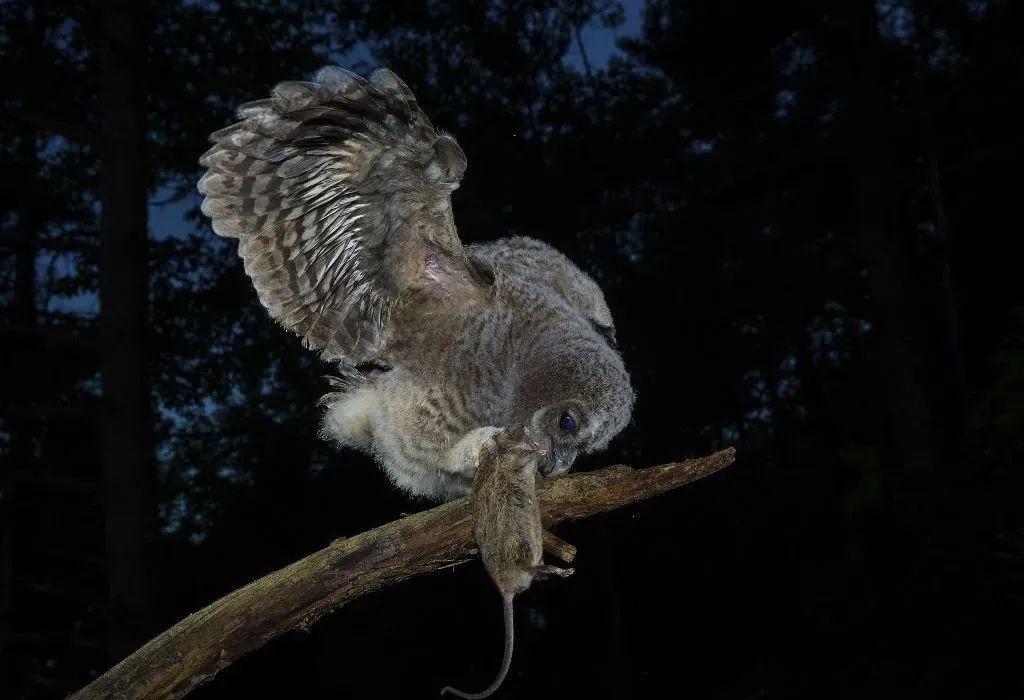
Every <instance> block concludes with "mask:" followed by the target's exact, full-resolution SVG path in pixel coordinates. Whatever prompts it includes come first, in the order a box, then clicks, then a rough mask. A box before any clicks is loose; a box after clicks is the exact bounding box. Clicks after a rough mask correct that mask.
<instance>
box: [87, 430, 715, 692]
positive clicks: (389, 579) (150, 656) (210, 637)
mask: <svg viewBox="0 0 1024 700" xmlns="http://www.w3.org/2000/svg"><path fill="white" fill-rule="evenodd" d="M734 459H735V452H734V450H732V449H731V448H730V449H726V450H722V451H720V452H716V453H715V454H712V455H710V456H708V457H702V458H699V459H690V460H686V461H685V462H672V463H669V464H663V465H660V466H656V467H649V468H647V469H632V468H630V467H623V466H619V467H609V468H608V469H602V470H600V471H595V472H585V473H578V474H569V475H567V476H563V477H559V478H555V479H550V480H541V481H539V482H538V484H537V487H538V499H539V501H540V510H541V516H542V519H543V521H544V525H545V527H551V526H552V525H555V524H557V523H559V522H562V521H564V520H573V519H576V518H583V517H586V516H588V515H594V514H596V513H601V512H605V511H609V510H612V509H615V508H621V507H622V506H625V505H629V504H631V503H636V502H638V501H642V500H645V499H647V498H651V497H652V496H656V495H658V494H660V493H664V492H665V491H668V490H670V489H673V488H676V487H677V486H682V485H683V484H687V483H690V482H692V481H695V480H697V479H699V478H701V477H703V476H706V475H708V474H711V473H713V472H716V471H718V470H719V469H722V468H723V467H726V466H728V465H729V464H732V462H733V460H734ZM556 539H557V538H556ZM552 542H554V541H553V540H552ZM563 544H565V543H563ZM569 546H570V547H571V545H569ZM473 551H474V542H473V523H472V514H471V510H470V505H469V499H467V498H462V499H459V500H457V501H452V502H451V503H445V504H444V505H440V506H437V507H436V508H432V509H430V510H427V511H424V512H422V513H416V514H414V515H410V516H408V517H405V518H402V519H401V520H396V521H394V522H390V523H388V524H386V525H382V526H381V527H378V528H376V529H373V530H370V531H368V532H364V533H362V534H360V535H356V536H355V537H349V538H347V539H346V538H343V539H340V540H336V541H334V542H332V543H331V544H330V545H328V546H327V547H326V548H324V549H321V550H320V551H319V552H314V553H313V554H310V555H309V556H308V557H305V558H304V559H300V560H299V561H297V562H295V563H293V564H291V565H290V566H286V567H285V568H283V569H280V570H279V571H275V572H273V573H271V574H267V575H266V576H264V577H263V578H261V579H259V580H257V581H253V582H252V583H250V584H248V585H247V586H243V587H242V588H239V589H238V590H236V591H234V592H232V593H229V594H228V595H226V596H224V597H223V598H221V599H220V600H218V601H216V602H214V603H212V604H211V605H209V606H207V607H206V608H204V609H202V610H200V611H199V612H196V613H193V614H192V615H189V616H188V617H187V618H185V619H184V620H182V621H181V622H179V623H178V624H176V625H174V626H173V627H171V628H170V629H169V630H167V631H166V632H164V633H163V634H161V635H160V636H158V637H156V638H155V639H153V640H152V641H150V642H149V643H148V644H146V645H145V646H143V647H142V648H141V649H139V650H138V651H136V652H135V653H134V654H132V655H131V656H129V657H128V658H126V659H125V660H124V661H122V662H121V663H119V664H118V665H116V666H114V668H112V669H110V670H109V671H107V672H106V673H105V674H103V675H102V676H100V677H99V678H97V679H96V680H95V681H93V682H92V683H90V684H89V685H88V686H86V687H85V688H83V689H82V690H80V691H78V693H76V694H75V695H73V696H72V698H76V699H79V700H81V699H83V698H144V697H145V698H152V697H159V698H180V697H182V696H184V695H186V694H187V693H189V692H190V691H191V690H192V689H194V688H195V687H196V686H198V685H199V684H200V683H202V682H203V681H205V680H208V679H209V678H211V677H213V675H214V674H216V673H217V672H218V671H219V670H221V669H222V668H225V667H226V666H228V665H230V664H231V663H233V662H234V661H236V660H237V659H239V658H241V657H242V656H244V655H245V654H247V653H249V652H251V651H253V650H255V649H258V648H259V647H261V646H263V645H264V644H266V643H267V642H268V641H270V640H271V639H273V638H274V637H277V636H278V635H280V634H283V633H284V632H287V631H289V630H292V629H295V628H301V629H308V628H309V627H310V626H311V625H312V624H314V623H315V622H316V621H317V620H318V619H319V618H320V617H322V616H323V615H325V614H327V613H329V612H331V611H333V610H335V609H337V608H338V607H340V606H341V605H343V604H344V603H346V602H348V601H350V600H353V599H354V598H358V597H359V596H363V595H366V594H367V593H372V592H373V591H376V590H379V589H381V588H384V587H385V586H389V585H391V584H394V583H398V582H399V581H403V580H405V579H407V578H410V577H412V576H415V575H417V574H423V573H427V572H429V571H435V570H437V569H440V568H442V567H446V566H452V565H454V564H460V563H463V562H465V561H468V560H469V559H470V558H471V557H472V556H473ZM565 553H568V552H567V551H566V552H565Z"/></svg>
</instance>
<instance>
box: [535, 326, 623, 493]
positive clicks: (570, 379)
mask: <svg viewBox="0 0 1024 700" xmlns="http://www.w3.org/2000/svg"><path fill="white" fill-rule="evenodd" d="M604 335H605V334H602V333H601V332H599V331H598V330H596V329H595V330H592V334H587V333H583V334H572V337H570V338H563V341H565V342H563V344H561V345H559V346H558V347H557V348H552V351H551V353H550V354H549V355H548V356H547V358H546V360H547V361H546V362H544V363H542V364H540V366H537V367H534V368H532V369H531V371H530V372H529V374H530V376H529V379H528V382H529V384H530V385H532V386H530V390H529V391H528V392H526V397H528V399H527V401H526V402H525V403H526V405H527V406H528V407H529V409H528V410H529V415H528V417H526V422H527V425H528V426H529V428H530V434H531V436H533V439H534V441H535V442H537V443H538V444H539V445H540V446H541V447H542V448H543V449H545V451H546V453H547V454H546V457H545V459H546V462H542V463H541V465H540V467H539V469H540V472H541V473H542V474H543V475H544V476H553V475H555V474H562V473H564V472H567V471H568V470H569V469H570V467H572V465H573V463H574V462H575V461H576V457H578V456H579V455H580V454H586V453H589V452H597V451H600V450H603V449H604V448H605V447H607V446H608V443H609V442H610V441H611V439H612V438H613V437H615V436H616V435H618V434H619V433H620V432H621V431H622V429H623V428H625V427H626V425H627V424H628V423H629V418H630V415H631V414H632V411H633V402H634V400H635V395H634V393H633V386H632V384H631V382H630V380H629V374H628V373H627V372H626V368H625V366H624V365H623V363H622V358H621V357H620V356H619V353H618V352H617V351H616V350H615V349H614V348H613V347H612V346H611V344H610V343H609V342H608V340H607V339H606V338H605V337H604Z"/></svg>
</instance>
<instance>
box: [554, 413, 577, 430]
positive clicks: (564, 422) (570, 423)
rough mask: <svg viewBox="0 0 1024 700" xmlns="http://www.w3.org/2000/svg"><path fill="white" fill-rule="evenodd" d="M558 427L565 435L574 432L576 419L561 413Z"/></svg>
mask: <svg viewBox="0 0 1024 700" xmlns="http://www.w3.org/2000/svg"><path fill="white" fill-rule="evenodd" d="M558 427H559V428H561V429H562V430H564V431H565V432H567V433H571V432H573V431H574V430H576V419H575V418H573V417H572V416H570V415H569V414H568V413H563V414H562V415H561V417H560V418H559V419H558Z"/></svg>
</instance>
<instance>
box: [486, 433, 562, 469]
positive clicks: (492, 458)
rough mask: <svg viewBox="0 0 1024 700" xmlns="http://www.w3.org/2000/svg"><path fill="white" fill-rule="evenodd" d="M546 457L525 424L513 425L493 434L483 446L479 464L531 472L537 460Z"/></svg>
mask: <svg viewBox="0 0 1024 700" xmlns="http://www.w3.org/2000/svg"><path fill="white" fill-rule="evenodd" d="M546 457H547V453H546V451H545V450H543V449H541V448H540V447H539V446H538V445H537V443H536V442H534V440H533V439H532V437H531V435H530V431H529V429H528V428H526V426H523V425H513V426H511V427H508V428H505V429H504V430H501V431H500V432H498V433H497V434H495V436H494V438H493V439H492V440H490V441H488V443H487V444H486V445H485V446H484V450H483V454H482V455H481V466H482V467H483V466H493V467H494V468H496V469H501V470H504V471H525V472H528V473H530V474H532V472H533V470H535V469H536V468H537V462H538V460H542V459H545V458H546Z"/></svg>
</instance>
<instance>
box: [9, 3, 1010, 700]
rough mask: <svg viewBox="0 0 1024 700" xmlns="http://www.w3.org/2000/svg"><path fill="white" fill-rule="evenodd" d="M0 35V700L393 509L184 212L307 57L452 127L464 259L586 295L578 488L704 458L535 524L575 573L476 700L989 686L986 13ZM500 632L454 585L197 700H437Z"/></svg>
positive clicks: (415, 19)
mask: <svg viewBox="0 0 1024 700" xmlns="http://www.w3.org/2000/svg"><path fill="white" fill-rule="evenodd" d="M0 20H2V21H0V47H2V49H3V50H2V51H0V76H2V77H0V81H2V85H3V88H4V89H3V102H2V105H3V106H2V108H0V110H2V116H3V119H2V121H0V129H2V139H0V152H2V157H3V159H4V162H5V165H6V166H7V167H5V168H3V171H2V174H0V178H3V187H2V188H0V201H2V204H3V216H2V218H0V230H2V239H0V251H2V256H0V305H2V309H3V320H2V324H0V337H2V338H3V343H2V349H0V353H2V355H3V357H2V360H3V364H2V366H3V368H4V369H3V373H4V374H3V380H2V382H0V387H2V390H0V401H2V413H0V464H2V465H3V470H2V472H0V478H2V480H3V481H2V484H0V488H2V491H0V498H2V500H0V506H2V512H0V518H2V523H3V539H2V546H3V551H2V557H3V558H2V562H0V644H2V654H3V673H4V679H3V680H4V686H5V690H6V691H7V693H5V695H10V696H11V697H19V698H21V697H24V698H37V697H39V698H41V697H60V696H63V695H64V694H66V693H67V692H69V691H70V690H73V689H75V688H77V687H78V686H80V685H82V684H83V683H84V682H86V681H87V680H88V679H89V678H90V677H92V675H94V674H95V673H97V672H101V671H102V670H104V669H105V668H106V667H107V666H108V665H109V664H110V663H111V662H113V661H116V660H117V659H118V658H120V657H121V656H123V654H124V653H125V652H126V651H128V650H130V649H131V648H133V647H134V646H137V645H138V644H139V643H141V642H142V641H145V639H147V638H148V637H149V636H150V635H152V634H153V633H155V632H157V631H159V630H160V629H161V628H162V627H164V626H166V625H167V624H169V623H171V622H173V621H174V620H176V619H177V618H179V617H181V616H182V615H184V614H186V613H188V612H191V611H193V610H195V609H197V608H198V607H200V606H202V605H204V604H205V603H207V602H209V601H211V600H212V599H214V598H215V597H217V596H218V595H220V594H223V593H224V592H227V591H229V590H231V589H232V588H234V587H236V586H238V585H240V584H242V583H245V582H247V581H249V580H251V579H252V578H254V577H256V576H258V575H261V574H263V573H266V572H267V571H269V570H271V569H273V568H276V567H278V566H281V565H283V564H285V563H287V562H289V561H291V560H293V559H295V558H297V557H298V556H301V555H303V554H305V553H307V552H309V551H311V550H312V549H315V548H317V547H319V546H322V545H323V544H324V543H326V542H327V541H329V540H330V539H332V538H334V537H337V536H340V535H345V534H352V533H354V532H357V531H361V530H363V529H365V528H367V527H370V526H372V525H375V524H378V523H380V522H383V521H386V520H389V519H392V518H393V517H396V516H397V515H398V514H399V513H400V512H405V511H408V510H411V509H414V508H419V507H422V506H423V505H424V504H419V503H413V504H410V503H409V502H407V501H406V500H405V499H403V498H402V497H401V496H400V495H399V494H397V493H395V492H394V491H393V490H392V489H391V488H390V487H389V486H388V485H387V483H386V480H385V479H384V477H383V476H382V475H381V474H380V473H379V472H378V470H377V469H376V468H375V467H374V466H373V465H372V464H371V463H370V462H369V461H368V460H367V459H365V458H364V457H361V456H359V455H356V454H353V453H348V452H337V451H335V450H334V449H332V448H330V447H329V446H328V445H326V444H323V443H320V442H319V441H318V440H317V439H316V424H317V418H318V410H317V407H316V400H317V398H318V397H319V395H320V394H321V393H322V392H323V391H324V390H325V384H324V383H323V382H322V380H321V378H320V375H322V374H326V373H327V372H328V371H329V368H328V367H326V366H324V365H322V364H320V363H319V362H318V361H317V360H316V358H315V357H312V356H311V355H310V354H309V353H306V352H304V351H303V350H302V349H301V348H300V347H299V345H298V343H296V342H294V340H293V339H292V338H290V337H288V335H287V334H286V333H284V332H282V331H281V330H280V329H278V328H276V327H275V326H274V325H273V324H272V323H271V322H270V321H269V319H268V318H267V316H266V314H265V313H264V312H263V310H262V309H261V308H260V307H259V304H258V302H257V300H256V298H255V294H253V293H252V291H251V290H250V288H249V285H248V282H247V280H246V279H245V276H244V274H243V272H242V270H241V266H240V265H239V263H238V260H237V258H236V256H235V252H234V250H233V245H232V244H231V243H230V242H228V241H224V240H221V239H218V238H216V237H215V236H214V235H213V234H212V232H211V231H210V230H209V227H208V226H207V224H206V222H205V221H204V220H203V219H202V217H201V216H200V215H199V214H198V197H197V195H196V194H195V181H196V179H197V176H198V165H197V159H198V156H199V155H200V154H201V153H202V151H203V150H205V148H206V145H205V144H206V137H207V135H208V134H209V133H210V132H212V131H214V130H215V129H218V128H220V127H222V126H224V125H225V124H227V123H229V122H230V121H231V112H232V110H233V108H234V107H235V106H236V105H238V104H240V103H241V102H244V101H246V100H249V99H254V98H257V97H260V96H262V95H264V94H266V92H267V90H268V89H269V87H270V86H271V85H273V84H274V83H275V82H277V81H279V80H284V79H292V78H296V77H300V76H303V75H308V74H309V73H311V72H312V71H313V70H314V69H315V68H317V67H318V66H319V65H322V64H324V63H327V62H334V63H338V64H340V65H343V66H345V67H349V68H354V69H357V70H365V69H368V68H371V67H373V66H375V65H378V64H380V65H387V66H389V67H391V68H392V69H394V70H395V71H396V72H397V73H398V74H399V75H401V76H402V77H403V78H404V79H405V80H406V81H407V82H408V83H409V84H410V86H411V87H412V88H413V90H414V91H415V92H416V94H417V96H418V97H419V99H420V101H421V102H422V103H423V105H424V107H425V109H426V111H427V113H428V114H430V115H431V116H432V118H433V121H434V122H435V124H437V125H438V126H440V127H443V128H446V129H448V130H450V131H452V132H454V133H455V135H456V136H457V137H458V139H459V141H460V143H461V144H462V146H463V148H464V149H465V151H466V153H467V154H468V156H469V160H470V166H469V172H468V174H467V177H466V180H465V183H464V186H463V188H462V189H460V190H459V192H458V194H457V195H456V200H455V206H456V209H457V217H458V223H459V228H460V234H461V235H462V236H463V238H464V239H466V240H468V241H475V240H486V239H490V238H494V237H499V236H505V235H510V234H514V233H522V234H528V235H533V236H537V237H539V238H542V239H544V240H547V241H549V242H551V243H552V244H554V245H555V246H557V247H559V248H560V249H562V250H563V251H565V252H566V253H567V254H569V255H570V256H571V257H572V258H573V259H575V260H576V261H577V262H579V263H580V264H581V265H582V266H583V267H584V268H585V269H587V270H589V271H590V272H591V273H592V274H594V276H595V277H596V278H598V279H599V280H600V282H601V283H602V285H603V286H604V287H605V290H606V293H607V295H608V297H609V301H610V303H611V305H612V307H613V312H614V313H615V315H616V318H617V321H618V324H619V327H620V328H619V334H618V335H619V338H620V342H621V345H622V349H623V353H624V355H625V357H626V361H627V365H628V366H629V367H630V368H631V371H632V374H633V376H634V381H635V383H636V386H637V389H638V393H639V397H640V398H639V403H638V405H637V411H636V416H635V420H634V421H633V424H632V425H631V426H630V428H629V429H628V430H627V431H626V433H625V434H624V435H623V436H621V437H620V438H619V439H618V440H616V441H615V443H614V444H613V446H612V448H611V450H610V451H609V452H608V453H607V454H605V455H601V456H599V457H596V458H594V459H592V460H590V461H589V462H588V465H590V466H599V465H603V464H609V463H613V462H619V461H626V462H629V463H634V464H638V465H640V464H648V463H653V462H654V461H656V460H663V459H673V458H678V457H682V456H685V455H687V454H695V453H703V452H707V451H709V450H711V449H713V448H716V447H719V446H722V445H726V444H733V445H736V446H737V447H738V449H739V450H740V455H741V459H740V462H739V463H738V464H737V465H736V467H734V468H732V469H731V470H729V471H730V473H728V474H724V475H721V476H719V477H716V478H715V479H714V480H712V481H710V482H708V483H706V484H702V485H701V486H699V487H697V488H694V489H691V490H689V491H688V492H686V493H679V494H674V495H673V496H671V497H668V498H665V499H663V500H661V501H658V502H655V503H652V504H647V505H645V506H643V507H642V508H639V509H637V510H635V511H633V512H623V513H618V514H613V515H609V516H607V517H606V518H604V519H598V520H595V521H593V522H586V523H579V524H576V525H573V526H571V527H569V528H567V529H566V532H565V535H566V537H567V538H568V539H570V540H571V541H573V542H574V543H575V544H577V545H578V546H579V547H580V549H581V560H580V569H579V573H578V575H577V576H576V577H575V579H574V580H572V581H569V582H566V583H565V584H559V585H557V586H545V587H543V588H540V587H538V589H537V590H535V591H532V592H531V593H530V594H529V595H528V596H527V597H526V598H525V605H523V606H522V607H523V609H524V611H525V612H524V613H523V616H522V617H521V623H522V624H521V627H522V630H523V631H522V634H521V638H522V639H523V640H524V642H523V643H522V644H521V645H520V647H519V653H518V654H517V659H516V663H515V667H514V669H513V677H512V678H511V679H510V681H509V683H508V685H507V690H506V691H505V692H506V693H507V694H508V696H509V697H514V696H516V695H517V694H518V695H522V696H529V697H543V696H546V695H547V694H550V695H551V696H555V695H564V694H565V693H566V692H572V693H575V694H578V695H582V696H587V697H591V696H592V697H643V696H647V695H649V694H652V693H660V692H664V691H665V690H667V689H673V690H674V691H675V692H677V693H688V694H693V695H696V696H702V697H721V698H748V697H761V696H769V695H774V696H783V697H801V696H820V695H821V694H823V693H824V694H828V695H830V696H835V697H862V696H865V695H872V696H881V697H886V696H890V695H891V696H895V695H900V696H903V697H907V696H911V697H947V696H948V697H964V696H967V697H972V696H979V695H993V694H995V693H996V692H999V693H1000V695H1001V696H1005V695H1013V691H1014V690H1016V691H1017V693H1019V692H1020V691H1021V690H1024V687H1022V682H1021V680H1020V679H1019V677H1018V674H1015V673H1014V667H1015V661H1016V659H1015V654H1014V652H1015V650H1014V649H1013V647H1012V646H1009V645H1005V644H1004V643H1002V642H1000V641H999V640H1000V639H1001V638H1002V637H1003V636H1004V634H1003V633H1005V634H1010V633H1012V632H1013V631H1015V630H1016V629H1018V628H1019V624H1020V622H1021V621H1022V619H1021V612H1022V610H1021V595H1020V590H1021V584H1022V582H1024V515H1022V512H1021V509H1020V507H1019V494H1020V493H1021V488H1022V487H1024V478H1022V476H1021V472H1020V469H1019V466H1018V465H1019V464H1020V459H1021V456H1022V452H1024V444H1022V442H1021V438H1020V435H1021V433H1020V429H1019V426H1020V425H1021V424H1022V420H1024V402H1022V400H1021V396H1024V376H1022V373H1021V367H1022V366H1024V364H1022V363H1024V354H1022V348H1024V320H1022V314H1024V295H1022V291H1024V290H1022V287H1021V285H1020V284H1019V283H1014V282H1013V281H1012V280H1014V279H1016V278H1017V277H1018V276H1019V275H1018V274H1017V269H1016V267H1017V264H1016V259H1015V256H1014V255H1013V254H1012V253H1011V248H1012V245H1011V244H1012V243H1013V222H1015V221H1016V219H1017V218H1018V217H1019V212H1018V206H1017V199H1016V195H1017V192H1016V191H1017V189H1018V187H1019V177H1018V176H1017V175H1016V174H1015V173H1016V168H1015V166H1016V165H1017V163H1018V162H1019V161H1020V158H1021V155H1022V150H1024V148H1022V146H1024V143H1022V138H1021V136H1020V132H1019V128H1018V125H1017V122H1019V118H1018V112H1017V110H1016V109H1015V108H1016V101H1017V96H1018V95H1019V94H1021V91H1022V88H1024V71H1022V70H1021V69H1022V67H1024V45H1022V44H1021V42H1020V40H1019V37H1020V36H1021V34H1022V31H1024V6H1021V5H1020V3H1018V2H1015V1H1014V0H933V1H932V2H925V1H923V0H886V1H882V2H869V1H867V0H857V1H856V2H847V1H840V0H827V1H825V2H821V1H818V2H808V1H806V0H805V1H803V2H800V1H795V0H794V1H787V2H780V3H761V4H752V3H741V2H737V1H736V0H718V1H717V2H706V1H697V0H690V1H685V0H676V1H674V2H669V1H666V0H649V1H648V2H646V3H644V2H642V1H640V0H636V1H632V2H611V1H587V2H583V1H581V2H574V1H570V0H558V1H555V0H531V1H529V2H521V3H518V2H517V3H502V2H484V1H472V0H465V1H452V2H418V3H417V2H414V3H380V2H356V1H354V0H353V1H348V0H334V1H331V2H313V0H304V1H303V2H287V3H286V2H270V1H269V0H264V1H260V0H246V1H237V2H230V1H228V0H223V1H221V2H214V1H212V0H211V1H209V2H206V1H200V2H192V1H188V2H186V1H182V2H163V3H143V2H128V1H127V0H125V1H123V2H103V3H100V2H96V3H93V2H85V1H84V0H83V1H80V2H70V3H67V2H61V3H57V2H26V1H21V2H18V1H15V2H7V3H3V4H0ZM147 290H148V292H147ZM585 466H587V465H585ZM696 593H699V594H700V595H701V596H702V598H703V600H704V601H705V602H704V604H703V605H702V606H701V607H700V608H699V609H694V608H692V607H687V606H686V605H685V604H684V602H683V601H684V600H686V599H688V598H690V597H691V596H692V595H693V594H696ZM686 594H688V595H686ZM492 613H493V614H492ZM498 622H499V619H498V614H497V608H496V602H495V600H494V595H493V591H492V590H491V589H490V587H489V586H488V585H487V583H486V579H485V577H484V575H483V574H482V573H481V571H480V570H479V568H478V567H472V568H471V567H465V568H464V570H459V571H456V572H453V573H452V574H451V575H444V576H435V577H431V578H428V579H425V580H419V581H417V582H415V583H413V584H410V585H407V586H403V587H398V588H395V589H394V590H391V591H388V592H386V593H384V594H381V595H379V596H377V597H373V598H370V599H367V600H364V601H360V602H359V603H358V604H356V605H353V606H350V607H348V608H346V609H345V610H343V611H341V612H340V613H338V614H336V615H334V616H332V617H331V618H330V619H328V620H324V621H323V622H321V623H320V624H319V625H318V626H317V628H316V629H314V630H313V632H312V634H310V635H308V636H302V635H295V636H294V637H291V636H290V637H288V638H285V639H283V640H280V641H278V642H276V643H274V644H272V645H270V646H269V647H267V648H264V649H263V650H261V651H260V652H258V653H256V654H254V655H253V656H252V657H251V658H249V659H246V660H243V661H242V662H240V663H238V664H236V665H234V666H233V667H231V668H230V669H228V670H227V671H226V672H225V673H224V674H222V675H221V676H219V677H218V678H217V679H216V680H214V681H213V682H212V683H210V684H209V685H208V686H205V687H204V688H202V689H200V690H199V691H198V695H200V696H202V695H206V696H209V697H223V696H234V695H238V696H243V695H246V696H253V695H256V696H264V695H276V694H281V693H291V694H294V693H295V692H296V691H299V692H301V693H303V694H305V693H312V692H330V693H340V692H345V691H348V692H349V693H353V694H354V693H357V692H366V691H368V690H375V691H379V692H381V693H383V694H384V695H386V696H387V695H399V694H400V695H402V696H408V695H410V694H412V693H415V694H417V695H421V694H424V693H432V692H435V689H436V688H439V687H440V686H441V685H444V684H446V683H449V682H453V681H456V680H458V678H469V677H473V678H485V677H487V674H488V673H489V672H490V670H491V668H492V666H493V662H494V658H493V654H490V653H489V652H488V650H489V649H490V648H491V646H490V642H492V641H493V642H494V649H495V653H497V646H498V631H497V630H498ZM722 650H727V653H724V654H723V653H722ZM555 655H557V656H558V657H559V659H558V661H557V662H555V661H554V660H553V659H552V657H553V656H555ZM680 660H685V663H681V662H680ZM396 666H397V667H398V668H400V669H401V670H402V673H395V672H394V671H395V669H396ZM566 668H569V669H576V670H578V672H576V673H573V674H570V675H568V676H567V675H566V674H565V673H564V669H566Z"/></svg>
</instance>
